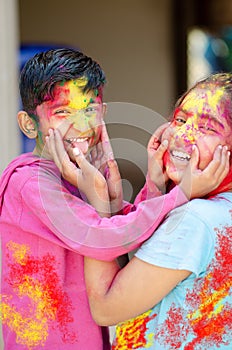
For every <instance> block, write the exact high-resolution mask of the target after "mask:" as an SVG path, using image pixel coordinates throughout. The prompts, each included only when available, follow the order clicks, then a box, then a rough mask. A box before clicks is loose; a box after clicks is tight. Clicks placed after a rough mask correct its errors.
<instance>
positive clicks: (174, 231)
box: [135, 203, 215, 276]
mask: <svg viewBox="0 0 232 350" xmlns="http://www.w3.org/2000/svg"><path fill="white" fill-rule="evenodd" d="M214 244H215V242H214V235H213V233H212V230H210V228H209V227H208V225H207V223H206V222H204V221H203V220H202V219H201V218H200V217H199V216H198V215H197V214H196V213H194V212H192V211H191V204H190V203H188V204H186V205H183V206H182V207H181V208H177V209H175V210H173V211H172V213H171V214H170V215H168V216H167V218H166V220H165V221H164V223H163V224H162V225H161V226H160V227H159V228H158V230H157V231H156V234H155V235H154V236H152V237H151V238H150V239H149V240H148V241H147V242H145V243H144V244H143V245H142V246H141V248H140V249H139V250H138V251H137V253H136V254H135V255H136V257H137V258H139V259H141V260H143V261H145V262H147V263H149V264H152V265H156V266H160V267H165V268H171V269H177V270H188V271H191V272H192V273H194V274H195V275H196V276H199V275H200V273H201V272H203V271H205V269H206V267H207V266H208V263H209V261H210V256H211V254H212V248H213V247H214Z"/></svg>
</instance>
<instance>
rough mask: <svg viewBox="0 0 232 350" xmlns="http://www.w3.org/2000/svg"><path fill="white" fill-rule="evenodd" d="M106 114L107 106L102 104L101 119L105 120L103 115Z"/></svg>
mask: <svg viewBox="0 0 232 350" xmlns="http://www.w3.org/2000/svg"><path fill="white" fill-rule="evenodd" d="M106 113H107V104H106V103H105V102H103V104H102V118H105V115H106Z"/></svg>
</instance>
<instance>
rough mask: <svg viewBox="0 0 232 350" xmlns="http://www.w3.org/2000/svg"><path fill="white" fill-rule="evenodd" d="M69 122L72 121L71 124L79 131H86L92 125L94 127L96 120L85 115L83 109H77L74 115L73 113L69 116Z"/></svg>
mask: <svg viewBox="0 0 232 350" xmlns="http://www.w3.org/2000/svg"><path fill="white" fill-rule="evenodd" d="M70 119H71V122H72V123H73V126H74V127H75V128H76V129H78V130H81V131H87V130H89V129H91V128H93V127H95V124H96V121H95V118H93V117H91V116H86V115H85V113H84V112H83V111H79V112H78V113H76V114H75V115H73V116H72V117H71V118H70Z"/></svg>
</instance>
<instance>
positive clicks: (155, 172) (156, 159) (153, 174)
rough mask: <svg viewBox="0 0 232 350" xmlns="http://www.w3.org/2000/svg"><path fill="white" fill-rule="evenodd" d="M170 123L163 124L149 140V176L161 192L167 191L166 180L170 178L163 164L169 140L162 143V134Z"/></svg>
mask: <svg viewBox="0 0 232 350" xmlns="http://www.w3.org/2000/svg"><path fill="white" fill-rule="evenodd" d="M168 126H169V123H165V124H163V125H161V126H160V127H159V128H158V129H157V130H156V131H155V132H154V134H153V135H152V137H151V138H150V140H149V142H148V146H147V153H148V177H149V179H150V180H151V181H153V182H154V183H155V185H156V186H157V187H158V188H159V190H160V191H161V192H163V193H164V192H165V189H166V182H167V180H168V178H167V174H166V172H165V170H164V166H163V156H164V153H165V152H166V150H167V147H168V141H167V140H163V141H162V143H161V141H160V140H161V136H162V134H163V132H164V131H165V129H167V127H168Z"/></svg>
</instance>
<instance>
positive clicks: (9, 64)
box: [0, 0, 232, 200]
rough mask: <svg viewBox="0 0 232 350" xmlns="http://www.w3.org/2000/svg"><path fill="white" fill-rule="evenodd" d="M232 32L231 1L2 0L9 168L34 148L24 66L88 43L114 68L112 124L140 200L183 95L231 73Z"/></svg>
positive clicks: (129, 187) (0, 131) (2, 150)
mask: <svg viewBox="0 0 232 350" xmlns="http://www.w3.org/2000/svg"><path fill="white" fill-rule="evenodd" d="M231 28H232V0H188V1H185V0H162V1H160V0H117V1H111V0H98V1H91V0H89V1H80V0H66V1H65V2H64V1H61V0H40V1H31V0H0V52H1V54H0V67H1V74H0V104H1V128H0V172H1V171H2V170H3V169H4V168H5V166H6V165H7V163H8V162H9V161H10V160H11V159H13V158H14V157H15V156H17V155H18V154H20V153H22V152H25V151H28V150H30V149H31V147H32V145H31V144H30V143H28V142H27V141H26V140H25V139H24V138H23V137H22V135H21V134H20V133H19V131H18V127H17V121H16V115H17V111H18V110H19V109H20V100H19V95H18V75H19V72H20V69H21V67H22V65H23V64H24V63H25V61H26V60H27V59H28V58H29V57H31V56H32V55H33V54H34V53H36V52H38V51H43V50H44V49H46V48H52V47H74V48H79V49H80V50H81V51H83V52H84V53H86V54H87V55H90V56H91V57H92V58H94V59H95V60H97V61H98V62H99V63H100V65H101V66H102V67H103V69H104V71H105V73H106V76H107V81H108V83H107V86H106V90H105V101H106V102H108V103H109V106H110V108H109V109H110V113H109V117H107V118H108V120H106V122H108V124H109V125H108V129H109V133H110V137H111V139H112V140H113V141H114V142H113V143H114V144H115V148H116V149H117V154H116V157H117V159H118V161H119V165H120V171H121V173H122V175H123V177H124V179H125V192H126V196H127V198H126V199H127V200H133V198H134V197H135V195H136V193H137V192H138V189H139V188H140V187H141V185H142V184H143V182H144V174H145V173H146V144H147V141H148V139H149V137H150V136H151V134H152V132H153V131H154V130H155V128H156V127H157V126H158V125H159V124H161V123H162V122H163V121H165V119H167V118H168V117H169V115H170V112H171V110H172V107H173V105H174V102H175V101H176V99H177V98H178V97H179V96H180V95H181V94H182V93H183V92H184V91H185V89H186V88H187V87H188V86H190V85H191V84H193V83H194V82H195V81H196V80H198V79H199V78H201V77H203V76H205V75H207V74H208V73H210V72H212V71H222V70H224V71H228V70H231V67H232V29H231ZM118 103H120V106H119V105H118ZM135 106H136V108H135ZM119 107H120V108H119ZM124 113H125V116H124ZM129 115H130V116H132V117H133V118H129V117H128V116H129ZM120 118H121V119H120ZM122 119H123V120H124V122H123V121H122ZM143 125H144V126H143ZM125 140H127V142H125ZM116 141H117V142H116ZM120 145H121V149H120ZM140 150H141V152H140ZM123 154H124V156H123Z"/></svg>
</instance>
